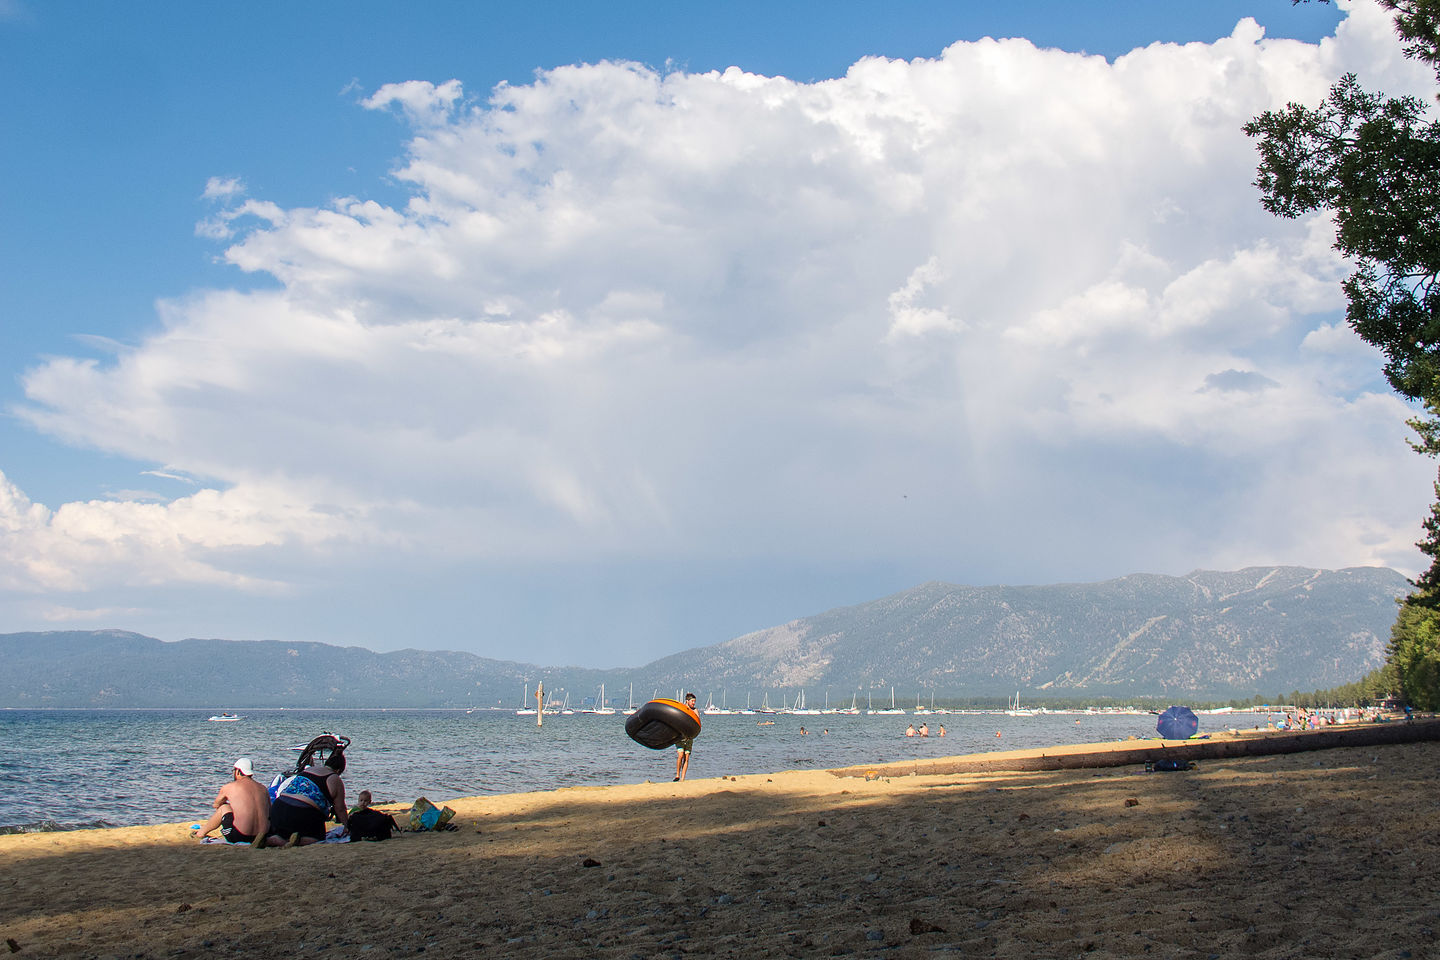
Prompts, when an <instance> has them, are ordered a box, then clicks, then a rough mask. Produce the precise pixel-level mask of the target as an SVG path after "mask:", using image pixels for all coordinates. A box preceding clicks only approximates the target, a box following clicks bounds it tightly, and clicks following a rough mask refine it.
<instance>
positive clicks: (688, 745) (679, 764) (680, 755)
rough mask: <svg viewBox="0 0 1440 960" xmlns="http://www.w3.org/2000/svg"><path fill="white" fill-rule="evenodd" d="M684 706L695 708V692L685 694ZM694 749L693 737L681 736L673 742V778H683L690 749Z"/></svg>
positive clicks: (687, 769) (677, 779)
mask: <svg viewBox="0 0 1440 960" xmlns="http://www.w3.org/2000/svg"><path fill="white" fill-rule="evenodd" d="M685 706H687V707H689V708H690V709H691V710H694V709H695V694H693V693H687V694H685ZM694 749H695V738H694V737H681V738H680V739H679V740H678V741H676V743H675V779H676V781H677V782H678V781H680V780H684V779H685V774H686V772H688V771H689V769H690V751H691V750H694Z"/></svg>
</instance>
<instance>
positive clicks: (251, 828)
mask: <svg viewBox="0 0 1440 960" xmlns="http://www.w3.org/2000/svg"><path fill="white" fill-rule="evenodd" d="M211 806H213V807H214V808H215V812H214V813H213V814H211V815H210V819H209V820H206V821H205V822H204V823H202V824H201V825H200V826H199V828H198V829H195V830H192V831H190V835H191V836H194V837H200V838H203V837H207V836H209V835H210V833H211V832H212V831H214V830H215V829H216V828H217V827H218V828H219V830H220V836H222V837H224V838H225V840H226V841H227V842H229V843H254V842H255V838H256V837H264V836H265V834H266V831H267V827H268V826H269V824H270V794H269V792H268V791H267V790H266V789H265V788H264V787H263V786H261V785H260V784H258V783H256V782H255V769H254V768H253V767H252V766H251V765H250V758H249V757H241V758H240V759H239V760H236V761H235V765H234V766H233V767H232V768H231V770H230V782H229V783H227V784H225V786H223V787H221V788H220V792H219V793H217V794H215V802H214V803H213V804H211Z"/></svg>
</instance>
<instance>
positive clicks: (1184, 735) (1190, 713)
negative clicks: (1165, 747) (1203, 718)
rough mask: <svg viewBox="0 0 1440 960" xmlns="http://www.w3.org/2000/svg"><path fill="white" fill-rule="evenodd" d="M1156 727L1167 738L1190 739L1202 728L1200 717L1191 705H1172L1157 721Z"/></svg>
mask: <svg viewBox="0 0 1440 960" xmlns="http://www.w3.org/2000/svg"><path fill="white" fill-rule="evenodd" d="M1155 729H1156V730H1158V731H1159V732H1160V736H1162V737H1164V738H1165V739H1166V740H1189V739H1190V738H1191V737H1193V736H1194V735H1195V731H1196V730H1199V729H1200V718H1199V717H1197V716H1195V711H1194V710H1191V709H1190V708H1189V707H1170V708H1168V709H1167V710H1166V711H1165V712H1164V713H1162V714H1160V719H1159V720H1157V721H1155Z"/></svg>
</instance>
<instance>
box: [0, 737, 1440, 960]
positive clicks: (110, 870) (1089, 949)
mask: <svg viewBox="0 0 1440 960" xmlns="http://www.w3.org/2000/svg"><path fill="white" fill-rule="evenodd" d="M1417 722H1418V721H1417ZM1379 726H1386V725H1383V724H1382V725H1379ZM1320 732H1322V733H1323V732H1324V731H1320ZM1172 743H1173V741H1172ZM1102 746H1106V747H1109V746H1111V745H1109V744H1106V745H1102ZM1114 746H1115V747H1117V748H1119V747H1122V746H1124V744H1123V743H1121V744H1116V745H1114ZM1131 746H1133V744H1132V745H1131ZM1022 752H1027V753H1031V754H1042V755H1043V754H1044V753H1045V752H1046V751H1022ZM1437 787H1440V743H1437V742H1435V741H1428V740H1427V741H1424V742H1417V743H1407V744H1382V745H1371V746H1353V745H1352V746H1337V747H1331V748H1327V749H1324V750H1318V751H1313V752H1306V753H1292V754H1280V755H1266V756H1248V757H1233V758H1224V759H1217V760H1203V761H1201V762H1200V764H1199V767H1198V768H1197V769H1195V770H1192V771H1187V772H1176V773H1149V774H1147V773H1144V772H1143V767H1136V766H1133V765H1131V766H1124V767H1107V768H1098V769H1097V768H1086V769H1063V770H1039V771H1034V770H1032V771H996V770H988V771H987V770H970V771H968V772H965V771H961V772H947V773H927V774H907V775H896V774H895V773H894V772H889V773H884V774H882V775H880V776H878V777H876V778H874V779H871V780H866V779H863V778H851V777H840V776H836V775H835V774H833V773H831V772H829V771H822V770H815V771H785V772H780V773H772V774H750V775H741V776H736V777H734V778H719V777H716V778H708V779H697V780H689V781H686V782H684V783H672V782H660V783H642V784H632V785H623V786H576V787H566V788H562V789H558V790H549V791H542V792H536V793H516V794H504V795H494V796H486V797H472V798H465V799H463V800H452V801H447V803H448V805H449V806H451V807H452V808H453V809H455V810H456V817H455V820H454V821H453V822H455V823H456V824H458V826H459V828H460V829H459V830H457V831H455V832H447V833H438V834H402V835H400V836H398V837H396V838H394V839H391V840H388V841H385V842H383V843H351V844H334V845H322V846H316V847H304V848H297V849H293V850H251V849H250V848H248V847H245V848H228V847H224V846H220V845H200V844H196V843H195V842H193V841H191V840H189V839H188V838H187V836H186V833H187V831H186V829H185V828H186V826H187V824H161V825H155V826H145V827H121V828H112V829H103V830H84V831H70V832H65V833H42V834H16V835H8V836H0V877H3V878H5V879H4V880H0V884H3V885H4V887H5V888H6V891H7V897H6V906H5V909H4V910H3V912H0V939H5V940H13V941H14V942H15V947H13V948H12V951H14V950H15V949H16V948H18V951H19V952H21V953H22V954H23V955H24V956H36V957H49V956H86V957H92V956H93V957H115V958H119V957H128V958H136V957H161V956H164V957H200V956H213V955H216V954H223V955H229V956H255V957H259V956H261V955H265V956H273V955H275V953H276V952H277V951H283V952H286V953H295V954H300V953H303V954H304V955H305V956H312V955H313V956H322V957H353V956H361V955H363V956H375V957H389V956H412V955H415V954H417V953H420V952H422V950H421V948H423V952H424V953H425V955H426V957H427V958H428V957H434V956H440V957H462V956H467V957H468V956H475V955H477V954H481V955H486V956H517V957H519V956H536V955H540V954H544V955H545V956H547V957H549V958H558V960H571V958H575V960H579V958H581V957H607V958H608V957H615V958H629V957H632V956H635V955H639V956H641V957H652V956H660V957H674V956H684V955H695V956H727V955H733V956H736V957H751V956H776V957H779V956H809V955H837V956H844V955H854V956H884V957H891V956H898V957H927V956H932V955H934V953H935V952H936V951H941V952H945V951H952V952H957V953H963V954H965V955H970V954H972V953H982V954H983V955H993V956H996V957H1005V958H1016V960H1018V958H1021V957H1026V958H1029V957H1035V956H1059V955H1075V954H1082V953H1088V954H1090V955H1092V956H1097V957H1108V956H1113V957H1120V956H1174V957H1187V958H1188V957H1192V956H1194V957H1210V956H1221V957H1229V956H1235V957H1239V956H1256V957H1276V958H1279V957H1293V956H1321V955H1325V956H1366V957H1370V956H1399V955H1400V952H1401V951H1404V950H1410V951H1411V952H1412V956H1423V955H1424V954H1425V951H1426V950H1427V949H1429V947H1430V944H1431V942H1432V940H1433V934H1432V933H1430V931H1431V930H1432V929H1434V928H1435V927H1436V925H1437V924H1440V901H1437V896H1436V894H1435V893H1434V892H1433V890H1432V888H1431V886H1430V885H1429V884H1428V883H1424V882H1422V883H1419V884H1417V883H1414V881H1415V880H1422V881H1423V880H1426V879H1428V878H1431V877H1433V876H1435V875H1436V871H1437V870H1440V841H1437V840H1436V839H1435V838H1434V830H1433V824H1434V817H1435V815H1436V811H1437V810H1440V800H1437V798H1440V789H1437ZM386 809H389V810H395V809H396V807H395V806H394V805H387V807H386ZM1388 951H1394V952H1393V953H1392V952H1388Z"/></svg>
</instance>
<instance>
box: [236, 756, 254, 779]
mask: <svg viewBox="0 0 1440 960" xmlns="http://www.w3.org/2000/svg"><path fill="white" fill-rule="evenodd" d="M235 769H236V770H239V771H240V773H241V774H242V775H244V776H247V777H253V776H255V768H254V767H252V766H250V758H249V757H241V758H240V759H239V760H236V761H235Z"/></svg>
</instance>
